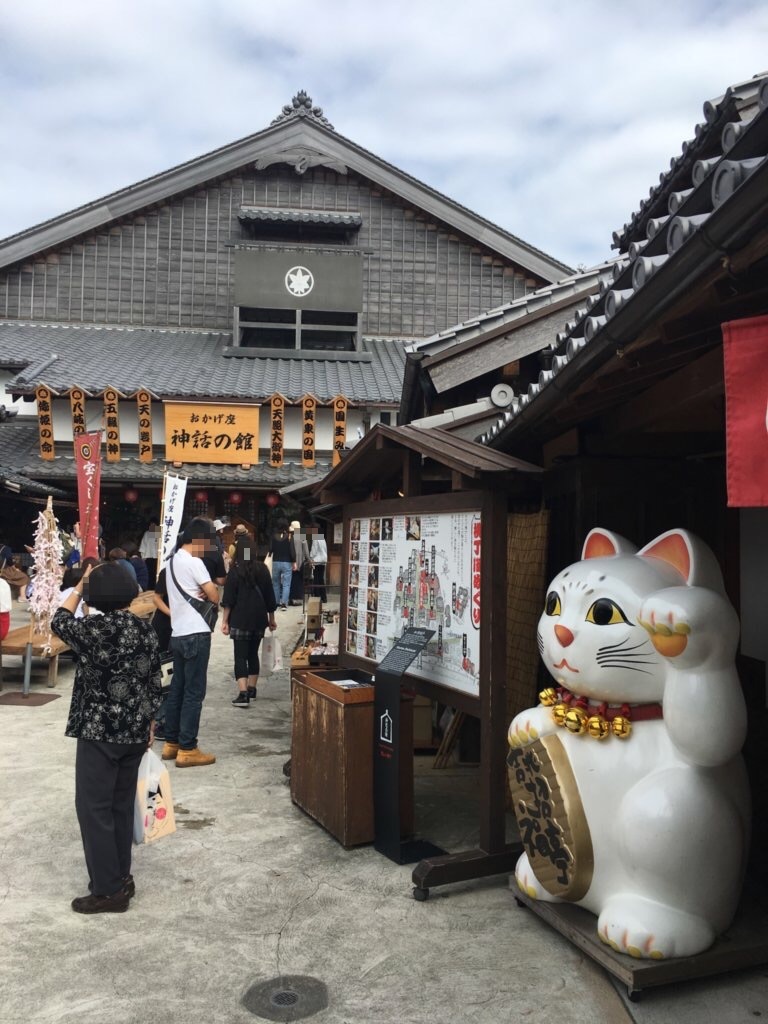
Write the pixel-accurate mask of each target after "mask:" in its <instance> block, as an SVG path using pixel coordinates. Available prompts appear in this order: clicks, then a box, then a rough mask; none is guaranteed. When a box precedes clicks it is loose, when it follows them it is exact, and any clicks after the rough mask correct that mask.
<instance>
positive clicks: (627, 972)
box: [510, 879, 768, 1000]
mask: <svg viewBox="0 0 768 1024" xmlns="http://www.w3.org/2000/svg"><path fill="white" fill-rule="evenodd" d="M510 890H511V892H512V895H513V896H514V897H515V900H516V901H517V903H518V904H519V905H521V906H526V907H528V909H529V910H531V911H533V913H534V914H536V915H537V917H540V918H541V919H542V920H543V921H546V923H547V924H548V925H551V926H552V928H554V929H555V930H556V931H558V932H560V934H561V935H563V936H564V937H565V938H566V939H568V941H569V942H572V943H573V945H574V946H578V948H579V949H581V950H582V951H583V952H584V953H586V954H587V956H589V957H590V958H591V959H592V960H594V961H595V962H596V963H598V964H600V966H601V967H604V968H605V970H606V971H609V972H610V973H611V974H612V975H613V976H614V977H615V978H618V979H619V981H621V982H622V983H623V984H624V985H626V986H627V995H628V996H629V998H630V999H633V1000H634V999H637V998H638V996H639V994H640V992H642V991H643V989H646V988H655V987H657V986H659V985H672V984H674V983H675V982H680V981H693V980H694V979H696V978H708V977H711V976H712V975H716V974H725V973H726V972H727V971H737V970H742V969H743V968H746V967H756V966H758V965H760V964H765V963H768V914H767V913H766V897H765V896H764V895H763V896H759V895H756V894H755V893H750V892H749V891H745V893H744V895H743V896H742V900H741V904H740V906H739V910H738V912H737V914H736V918H735V920H734V922H733V924H732V925H731V927H730V928H729V929H728V931H727V932H726V933H725V934H724V935H721V936H720V938H719V939H718V940H717V942H716V943H715V944H714V945H713V946H712V947H710V949H708V950H706V951H705V952H704V953H699V954H698V955H697V956H685V957H673V958H672V959H670V960H635V959H634V958H633V957H631V956H625V955H624V954H623V953H616V952H615V951H614V950H613V949H611V947H610V946H606V945H605V943H603V942H601V941H600V939H599V938H598V937H597V928H596V924H597V918H596V917H595V915H594V914H591V913H590V912H589V911H588V910H583V909H582V908H581V907H575V906H573V905H572V904H568V903H542V902H540V901H539V900H533V899H531V897H530V896H528V895H527V894H526V893H524V892H522V891H521V890H520V889H519V888H518V886H517V884H516V883H515V881H514V879H513V880H512V881H511V882H510Z"/></svg>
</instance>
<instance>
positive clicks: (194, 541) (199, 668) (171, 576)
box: [162, 518, 219, 768]
mask: <svg viewBox="0 0 768 1024" xmlns="http://www.w3.org/2000/svg"><path fill="white" fill-rule="evenodd" d="M216 550H217V547H216V533H215V531H214V529H213V525H212V524H211V523H210V522H209V520H207V519H202V518H198V519H193V520H192V521H191V522H190V523H189V525H188V526H187V527H186V529H185V530H184V532H183V533H182V535H181V543H180V545H179V547H178V549H177V550H176V551H175V552H174V554H173V555H172V556H171V557H170V558H169V559H168V563H167V566H166V570H167V571H166V574H165V580H166V585H167V587H168V607H169V608H170V609H171V652H172V653H173V676H172V677H171V687H170V690H169V691H168V699H167V702H166V706H165V745H164V746H163V753H162V757H163V760H164V761H172V760H174V759H175V761H176V767H177V768H192V767H197V766H200V765H206V764H213V763H214V762H215V760H216V758H215V757H214V755H213V754H206V753H204V752H203V751H202V750H200V748H199V747H198V745H197V732H198V729H199V726H200V714H201V712H202V709H203V701H204V700H205V689H206V684H207V674H208V659H209V658H210V654H211V630H210V628H209V626H208V624H207V623H206V621H205V619H204V618H203V617H202V615H201V614H200V612H199V611H197V610H196V609H195V608H194V607H193V606H192V605H191V604H190V603H189V601H188V600H187V597H191V598H193V599H198V600H207V601H211V602H212V603H213V604H218V603H219V588H218V587H217V586H216V584H215V583H213V582H212V581H211V577H210V574H209V572H208V570H207V569H206V567H205V565H204V564H203V561H202V558H203V556H204V555H208V554H211V553H212V552H214V551H216ZM185 595H186V596H185Z"/></svg>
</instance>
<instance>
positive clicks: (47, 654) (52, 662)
mask: <svg viewBox="0 0 768 1024" xmlns="http://www.w3.org/2000/svg"><path fill="white" fill-rule="evenodd" d="M31 641H32V657H33V658H44V659H45V660H46V661H47V662H48V679H47V682H48V685H49V686H55V685H56V678H57V676H58V672H59V655H60V654H63V653H64V651H68V650H69V647H68V646H67V645H66V644H65V643H64V641H63V640H59V638H58V637H57V636H54V635H53V634H51V636H50V638H49V637H48V636H41V634H40V633H33V634H32V637H31ZM29 642H30V634H29V626H19V627H18V628H17V629H12V630H10V632H9V633H8V634H7V636H6V637H5V640H3V642H2V644H0V658H1V657H2V655H5V654H18V655H21V657H22V658H23V657H24V655H25V654H26V653H27V644H28V643H29ZM46 648H47V649H46ZM2 678H3V677H2V660H0V685H2Z"/></svg>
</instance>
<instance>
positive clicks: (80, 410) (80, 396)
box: [69, 388, 85, 438]
mask: <svg viewBox="0 0 768 1024" xmlns="http://www.w3.org/2000/svg"><path fill="white" fill-rule="evenodd" d="M69 404H70V407H71V409H72V437H73V438H76V437H77V435H78V434H83V433H85V392H84V391H83V389H82V388H70V391H69Z"/></svg>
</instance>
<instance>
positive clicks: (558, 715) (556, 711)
mask: <svg viewBox="0 0 768 1024" xmlns="http://www.w3.org/2000/svg"><path fill="white" fill-rule="evenodd" d="M567 714H568V705H567V704H562V703H560V704H555V706H554V707H553V708H552V717H553V718H554V720H555V725H559V726H561V727H562V726H564V725H565V716H566V715H567Z"/></svg>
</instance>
